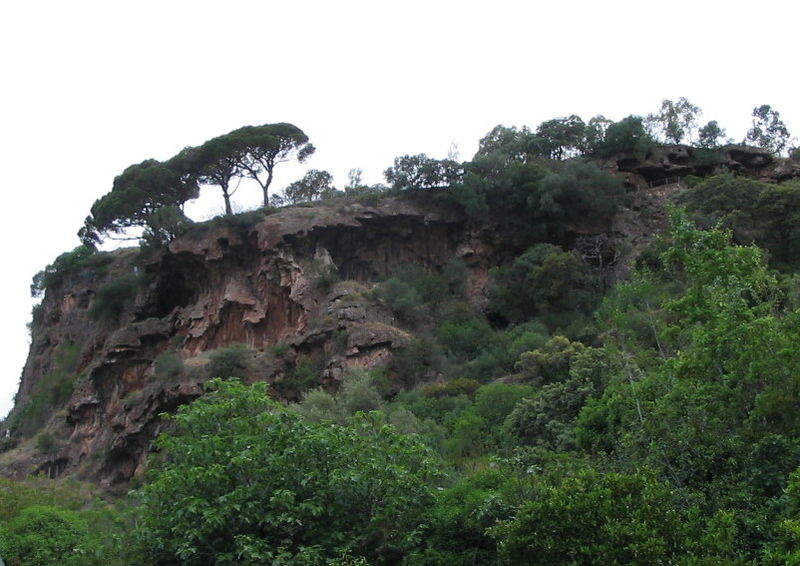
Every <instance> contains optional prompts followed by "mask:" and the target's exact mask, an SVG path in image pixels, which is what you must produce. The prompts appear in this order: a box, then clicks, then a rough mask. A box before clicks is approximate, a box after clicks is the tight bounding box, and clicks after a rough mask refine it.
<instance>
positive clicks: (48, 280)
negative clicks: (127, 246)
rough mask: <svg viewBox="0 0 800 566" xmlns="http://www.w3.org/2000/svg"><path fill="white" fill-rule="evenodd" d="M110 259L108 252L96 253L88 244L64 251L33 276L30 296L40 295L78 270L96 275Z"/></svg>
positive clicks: (111, 258) (100, 273) (100, 272)
mask: <svg viewBox="0 0 800 566" xmlns="http://www.w3.org/2000/svg"><path fill="white" fill-rule="evenodd" d="M112 261H113V257H112V255H111V254H110V253H97V252H95V251H94V249H92V248H91V247H89V246H78V247H77V248H75V249H74V250H72V251H69V252H64V253H63V254H61V255H59V256H58V257H57V258H56V259H55V261H53V263H51V264H50V265H48V266H47V267H45V268H44V269H43V270H42V271H40V272H39V273H37V274H36V275H34V276H33V281H32V282H31V296H32V297H40V296H42V294H44V292H45V291H46V290H47V289H49V288H50V287H54V286H56V285H59V284H61V282H62V281H64V279H66V278H67V277H69V276H70V275H73V274H75V273H78V272H79V271H83V272H84V273H86V274H87V275H89V276H92V277H98V276H100V275H102V274H103V272H104V269H105V267H106V266H107V265H108V264H109V263H111V262H112Z"/></svg>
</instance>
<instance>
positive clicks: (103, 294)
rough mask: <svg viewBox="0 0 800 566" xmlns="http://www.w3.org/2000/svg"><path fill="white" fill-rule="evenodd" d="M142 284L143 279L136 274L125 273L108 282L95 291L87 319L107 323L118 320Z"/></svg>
mask: <svg viewBox="0 0 800 566" xmlns="http://www.w3.org/2000/svg"><path fill="white" fill-rule="evenodd" d="M143 282H144V278H143V277H142V276H141V275H139V274H138V273H127V274H125V275H121V276H120V277H117V278H116V279H114V280H112V281H109V282H108V283H106V284H105V285H103V286H102V287H100V288H99V289H98V290H97V295H96V296H95V298H94V301H92V306H91V308H89V317H90V318H91V319H93V320H105V321H109V322H113V321H116V320H118V319H119V317H120V315H121V314H122V313H123V312H124V311H125V309H126V308H127V307H128V306H129V305H130V303H131V301H133V299H134V298H135V297H136V294H137V293H138V292H139V289H141V286H142V284H143Z"/></svg>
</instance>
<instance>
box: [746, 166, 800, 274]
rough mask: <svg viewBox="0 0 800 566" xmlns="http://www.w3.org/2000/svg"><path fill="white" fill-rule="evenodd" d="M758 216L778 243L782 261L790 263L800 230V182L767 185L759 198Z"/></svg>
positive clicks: (757, 204) (769, 235)
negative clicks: (793, 246)
mask: <svg viewBox="0 0 800 566" xmlns="http://www.w3.org/2000/svg"><path fill="white" fill-rule="evenodd" d="M756 215H757V217H758V219H759V220H760V221H761V222H763V223H764V227H765V229H766V234H767V236H768V237H769V238H772V239H773V240H774V241H775V242H776V245H777V248H778V250H779V253H780V258H781V260H782V261H784V262H788V261H789V260H790V259H791V257H792V244H793V242H794V241H795V239H796V238H797V234H798V230H800V181H797V180H795V181H788V182H786V183H783V184H781V185H767V186H766V187H765V188H764V190H763V191H762V192H761V193H760V195H759V196H758V200H757V203H756Z"/></svg>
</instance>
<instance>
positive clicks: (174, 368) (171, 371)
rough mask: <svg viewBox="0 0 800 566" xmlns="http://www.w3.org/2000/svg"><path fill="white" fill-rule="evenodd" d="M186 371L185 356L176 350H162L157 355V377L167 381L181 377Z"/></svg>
mask: <svg viewBox="0 0 800 566" xmlns="http://www.w3.org/2000/svg"><path fill="white" fill-rule="evenodd" d="M183 371H184V366H183V358H181V356H180V354H177V353H175V352H162V353H161V354H159V355H158V356H157V357H156V366H155V378H156V379H158V380H160V381H167V380H170V379H175V378H177V377H179V376H180V375H181V374H182V373H183Z"/></svg>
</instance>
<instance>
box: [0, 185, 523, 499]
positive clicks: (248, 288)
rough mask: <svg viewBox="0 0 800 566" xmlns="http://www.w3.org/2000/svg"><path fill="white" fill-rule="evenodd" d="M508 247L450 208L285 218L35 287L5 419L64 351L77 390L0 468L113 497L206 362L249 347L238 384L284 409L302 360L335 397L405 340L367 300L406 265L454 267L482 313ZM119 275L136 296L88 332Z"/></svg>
mask: <svg viewBox="0 0 800 566" xmlns="http://www.w3.org/2000/svg"><path fill="white" fill-rule="evenodd" d="M508 238H509V237H508V236H503V235H502V234H500V233H498V232H497V231H495V230H491V229H487V228H482V229H475V230H468V229H467V228H466V225H465V222H464V219H463V218H462V217H461V216H460V215H459V214H458V213H456V212H454V211H453V210H443V209H437V208H435V207H431V206H430V203H429V204H427V205H425V206H420V205H416V204H414V203H412V202H410V201H408V200H394V199H385V200H383V201H382V202H381V203H380V204H379V205H376V206H366V205H361V204H344V205H342V204H339V205H336V204H333V203H331V204H325V205H318V206H315V207H308V208H302V207H301V208H293V209H284V210H281V211H279V212H277V213H275V214H272V215H269V216H265V217H263V218H262V219H261V220H260V221H258V222H256V223H255V224H253V225H251V226H249V227H241V226H236V225H232V224H229V225H225V224H223V223H220V224H218V225H217V226H209V227H205V229H204V230H202V231H197V232H195V233H193V234H190V235H188V236H186V237H184V238H182V239H180V240H176V241H175V242H173V243H172V244H171V245H170V246H169V248H168V249H167V250H162V251H160V252H158V253H156V254H155V255H152V256H151V257H149V258H147V259H145V260H142V259H141V258H139V259H137V258H136V253H135V252H134V251H133V250H123V251H121V252H117V253H115V254H114V255H115V259H114V262H113V263H112V264H111V265H110V266H109V268H108V269H107V271H106V272H105V273H104V274H103V275H98V274H96V273H95V274H91V273H89V274H87V273H86V272H82V273H78V274H75V275H73V276H71V277H69V278H68V279H67V280H65V281H64V282H63V283H62V284H60V285H58V286H57V287H55V288H53V289H48V292H47V294H46V296H45V299H44V301H43V304H42V307H41V309H42V314H41V320H40V322H39V323H38V324H36V325H35V327H34V329H33V340H32V345H31V351H30V355H29V358H28V361H27V363H26V366H25V369H24V372H23V377H22V383H21V386H20V392H19V395H18V407H19V406H24V405H25V404H26V402H29V401H30V400H31V399H33V398H34V397H35V395H36V394H37V388H39V387H41V386H40V385H39V384H40V382H42V380H43V376H45V375H48V374H52V373H53V372H54V371H56V370H58V365H59V363H60V362H59V361H58V360H59V356H62V357H63V351H64V350H65V348H76V349H78V348H79V353H78V354H77V359H76V360H75V362H74V374H75V375H76V376H77V379H76V381H75V387H74V390H73V391H72V394H71V395H70V396H69V401H68V402H67V403H66V406H65V407H63V408H58V409H57V412H56V413H55V414H54V415H52V416H48V417H50V418H49V419H48V420H47V424H46V426H45V427H44V429H43V430H45V431H46V434H47V435H48V437H49V441H48V442H46V443H44V444H45V446H44V447H43V446H42V444H43V443H41V442H39V445H38V446H34V444H35V443H34V442H33V440H28V441H25V442H22V443H20V444H19V445H18V446H17V447H16V448H14V449H12V450H9V451H6V452H5V453H3V454H1V455H0V471H2V472H3V473H5V474H7V475H13V476H20V475H24V474H27V473H32V472H37V471H38V472H43V473H47V474H50V475H51V476H57V475H63V474H75V473H77V474H79V475H82V476H84V477H90V478H93V479H97V480H100V481H102V482H104V483H105V484H106V485H107V486H109V487H112V488H113V487H114V486H120V487H124V486H125V485H126V482H127V480H129V479H130V478H131V477H133V476H135V475H136V474H138V473H140V472H141V471H142V469H143V464H144V461H145V457H146V453H147V449H148V446H149V443H150V441H151V440H152V439H153V438H154V436H155V435H156V434H157V433H158V431H159V429H160V427H161V419H160V418H159V414H161V413H163V412H170V411H174V410H175V408H176V407H177V406H178V405H180V404H182V403H186V402H188V401H190V400H191V399H193V398H195V397H197V396H198V395H200V394H201V392H202V388H203V382H204V381H205V380H206V379H208V372H207V371H205V370H206V366H208V364H209V356H208V353H209V352H210V351H213V350H215V349H217V348H220V347H224V346H229V345H231V344H233V343H242V344H244V345H246V346H247V347H248V348H247V349H246V352H247V357H248V359H247V367H248V371H247V374H248V377H249V378H250V379H260V380H266V381H269V382H271V383H273V384H274V386H275V388H276V391H277V392H278V394H279V395H281V396H282V397H284V398H288V399H292V398H296V397H297V394H298V393H297V391H296V390H294V389H292V387H290V386H289V385H287V384H286V382H287V380H288V379H290V377H291V369H292V368H293V367H294V366H295V365H296V364H297V362H298V360H300V359H304V360H313V361H314V363H315V364H317V368H318V369H319V372H318V375H319V376H321V377H320V381H319V383H320V385H322V386H327V387H335V384H336V382H337V381H338V380H340V379H341V377H342V375H343V374H344V372H345V371H347V370H348V369H349V368H353V367H375V366H386V365H388V364H389V363H390V362H391V357H392V352H393V351H395V350H397V349H398V348H402V347H403V346H404V345H406V344H407V343H408V341H409V339H410V337H409V335H408V334H407V333H406V332H405V331H404V330H403V329H402V328H400V327H399V325H398V324H397V321H395V319H394V317H393V315H392V313H391V312H390V311H389V310H388V309H387V308H386V307H384V306H383V305H382V304H381V303H380V302H379V301H377V300H375V299H373V298H371V296H370V295H369V293H368V292H367V291H368V290H369V288H370V285H371V283H372V282H374V281H376V280H379V279H382V278H385V277H386V276H387V275H389V274H391V273H392V272H393V271H394V270H396V269H397V268H398V267H399V266H401V265H402V264H405V263H414V264H418V265H422V266H425V267H426V268H428V269H430V270H433V271H436V270H438V269H440V268H441V267H442V266H443V265H444V264H445V263H447V261H449V260H450V259H452V258H453V257H454V256H457V257H461V258H463V259H464V261H465V263H466V265H467V266H468V270H469V278H468V286H469V289H470V296H471V297H472V298H473V300H474V301H476V302H478V303H479V302H480V301H481V300H482V297H483V291H484V287H485V285H486V281H487V279H488V270H489V269H490V268H491V267H492V266H493V265H496V264H497V263H498V262H499V261H500V260H502V259H503V258H504V257H506V256H508V254H509V253H513V252H512V250H510V249H509V248H508V247H507V246H504V247H502V248H500V247H499V244H500V243H502V242H506V243H507V242H508ZM132 273H135V274H137V275H138V277H139V280H140V281H142V283H141V284H140V286H139V288H138V290H137V292H136V297H135V299H133V300H131V301H130V304H129V305H128V306H127V307H126V308H125V310H124V311H123V312H122V313H120V314H119V316H118V317H116V318H114V319H113V320H103V319H101V320H97V321H96V320H93V318H92V317H90V312H91V311H92V307H93V306H94V304H95V303H96V302H97V300H98V299H97V297H98V292H99V291H100V290H101V289H102V288H103V286H104V285H107V284H108V282H109V281H113V280H115V279H118V278H119V277H120V276H122V275H125V274H128V275H130V274H132ZM334 274H335V275H336V277H334ZM337 280H340V281H341V282H337ZM172 353H174V354H176V355H177V356H180V359H181V363H182V366H183V370H182V371H180V372H174V374H169V372H164V371H161V369H160V364H161V362H163V361H164V357H163V356H164V355H166V354H172ZM161 365H163V364H161ZM71 369H72V368H71ZM15 411H16V409H15ZM11 417H12V418H10V419H9V420H10V422H11V423H12V426H13V422H14V419H13V417H14V414H13V413H12V416H11ZM11 432H12V435H13V434H14V432H15V431H13V430H12V431H11Z"/></svg>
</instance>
